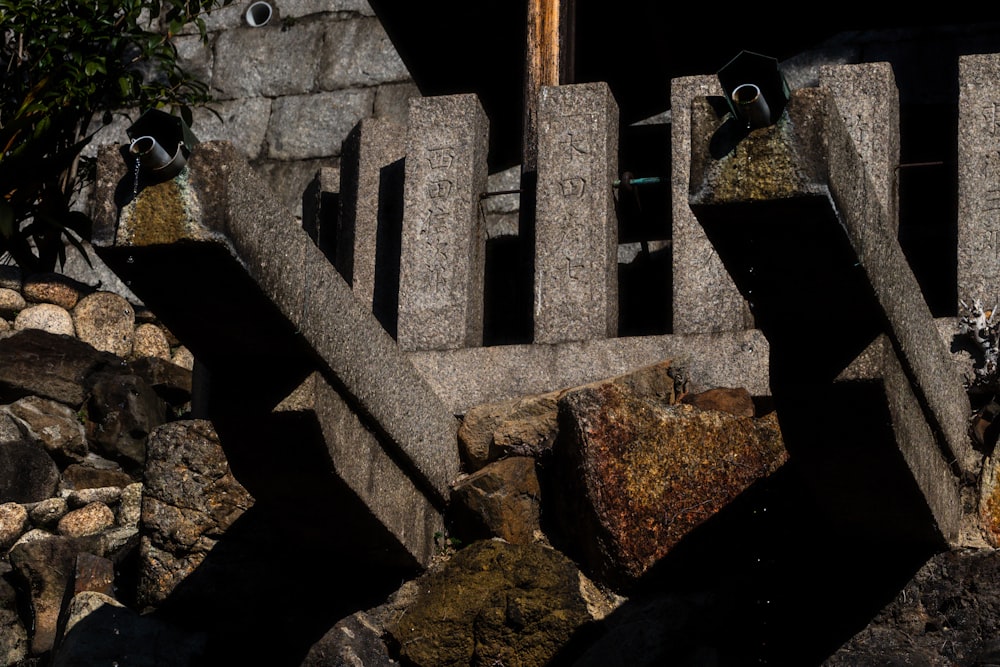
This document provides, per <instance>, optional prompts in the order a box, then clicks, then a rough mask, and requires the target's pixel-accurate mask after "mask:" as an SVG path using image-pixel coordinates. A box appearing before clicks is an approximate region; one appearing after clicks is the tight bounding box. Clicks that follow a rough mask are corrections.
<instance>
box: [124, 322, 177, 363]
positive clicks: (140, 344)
mask: <svg viewBox="0 0 1000 667" xmlns="http://www.w3.org/2000/svg"><path fill="white" fill-rule="evenodd" d="M130 356H131V358H133V359H142V358H144V357H155V358H157V359H164V360H166V361H170V343H169V342H168V341H167V334H165V333H163V329H161V328H160V327H158V326H157V325H155V324H152V323H149V322H146V323H145V324H140V325H139V326H137V327H136V328H135V332H134V334H133V339H132V354H131V355H130Z"/></svg>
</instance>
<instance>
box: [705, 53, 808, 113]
mask: <svg viewBox="0 0 1000 667" xmlns="http://www.w3.org/2000/svg"><path fill="white" fill-rule="evenodd" d="M717 76H718V77H719V83H721V84H722V89H723V90H724V91H725V93H726V103H727V104H728V105H729V109H730V111H731V112H732V114H733V116H735V117H736V118H737V119H739V120H740V121H743V122H745V123H746V127H747V128H748V129H756V128H758V127H767V126H768V125H771V124H773V123H776V122H778V119H779V118H781V114H782V113H783V112H784V110H785V105H787V104H788V99H789V98H790V97H791V92H790V91H789V88H788V83H787V82H786V81H785V77H784V75H783V74H782V73H781V70H780V69H778V61H777V59H776V58H771V57H770V56H764V55H761V54H759V53H754V52H752V51H741V52H740V53H739V55H737V56H736V57H735V58H733V59H732V60H730V61H729V62H728V63H726V65H725V66H724V67H723V68H722V69H720V70H719V72H718V74H717Z"/></svg>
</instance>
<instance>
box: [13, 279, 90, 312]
mask: <svg viewBox="0 0 1000 667" xmlns="http://www.w3.org/2000/svg"><path fill="white" fill-rule="evenodd" d="M86 290H87V286H86V285H83V284H82V283H79V282H77V281H75V280H73V279H71V278H68V277H66V276H64V275H61V274H58V273H37V274H34V275H31V276H28V277H27V278H25V280H24V284H23V285H22V287H21V294H22V296H24V298H25V300H27V301H30V302H32V303H51V304H54V305H56V306H59V307H61V308H65V309H66V310H72V309H73V306H75V305H76V304H77V302H78V301H79V300H80V295H81V294H82V293H83V292H85V291H86Z"/></svg>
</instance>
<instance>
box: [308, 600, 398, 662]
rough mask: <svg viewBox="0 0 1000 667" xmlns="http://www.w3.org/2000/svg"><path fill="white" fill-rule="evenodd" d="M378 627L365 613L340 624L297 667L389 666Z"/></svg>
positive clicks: (389, 658) (313, 647) (314, 646)
mask: <svg viewBox="0 0 1000 667" xmlns="http://www.w3.org/2000/svg"><path fill="white" fill-rule="evenodd" d="M381 633H382V630H381V628H380V627H379V626H378V625H377V624H376V623H375V622H374V621H373V619H371V618H370V617H369V616H368V615H367V614H365V613H364V612H357V613H355V614H352V615H351V616H348V617H347V618H345V619H343V620H341V621H339V622H338V623H337V624H336V625H334V626H333V627H332V628H330V630H329V631H328V632H327V633H326V634H325V635H323V636H322V637H321V638H320V640H319V641H318V642H316V643H315V644H313V645H312V647H311V648H310V649H309V653H307V654H306V657H305V660H303V661H302V664H301V666H300V667H355V666H357V667H390V666H391V665H398V664H399V663H398V662H396V661H395V660H393V659H392V658H391V657H390V656H389V651H388V649H387V648H386V645H385V642H384V641H382V634H381Z"/></svg>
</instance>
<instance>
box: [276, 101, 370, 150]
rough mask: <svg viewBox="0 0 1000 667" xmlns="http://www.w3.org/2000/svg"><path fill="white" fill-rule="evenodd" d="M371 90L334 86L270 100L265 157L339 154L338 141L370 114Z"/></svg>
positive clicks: (339, 142)
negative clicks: (328, 90)
mask: <svg viewBox="0 0 1000 667" xmlns="http://www.w3.org/2000/svg"><path fill="white" fill-rule="evenodd" d="M373 98H374V92H373V91H371V90H337V91H333V92H328V93H315V94H312V95H287V96H285V97H279V98H278V99H276V100H274V102H273V103H272V108H271V120H270V123H269V125H268V129H267V146H268V151H267V157H269V158H271V159H274V160H301V159H306V158H317V157H326V156H337V155H340V144H341V142H342V141H343V140H344V137H346V136H347V134H348V133H349V132H350V131H351V128H352V127H354V126H355V125H356V124H357V122H358V121H359V120H361V119H362V118H364V117H366V116H369V115H371V108H372V100H373Z"/></svg>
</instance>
